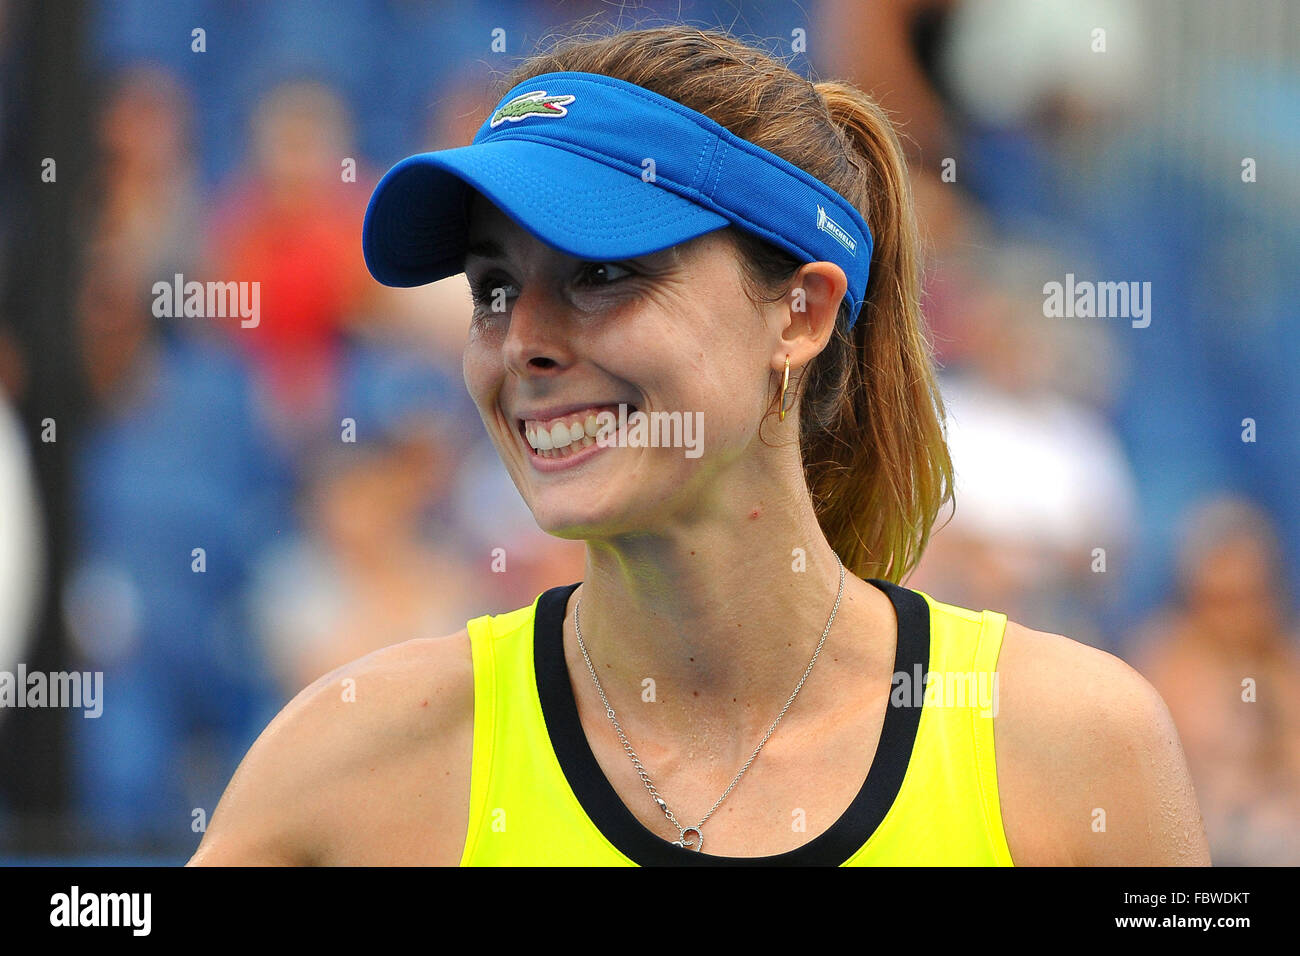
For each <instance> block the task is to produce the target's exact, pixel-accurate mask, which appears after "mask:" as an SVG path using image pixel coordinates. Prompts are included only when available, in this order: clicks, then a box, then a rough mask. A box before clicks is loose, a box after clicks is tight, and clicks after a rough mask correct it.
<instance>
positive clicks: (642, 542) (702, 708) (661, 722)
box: [564, 494, 893, 755]
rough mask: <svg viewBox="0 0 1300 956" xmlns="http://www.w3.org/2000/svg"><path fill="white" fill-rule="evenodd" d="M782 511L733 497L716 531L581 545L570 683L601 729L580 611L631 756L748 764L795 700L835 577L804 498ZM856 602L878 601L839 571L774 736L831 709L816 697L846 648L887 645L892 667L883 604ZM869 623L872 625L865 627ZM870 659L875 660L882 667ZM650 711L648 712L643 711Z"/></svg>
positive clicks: (695, 528)
mask: <svg viewBox="0 0 1300 956" xmlns="http://www.w3.org/2000/svg"><path fill="white" fill-rule="evenodd" d="M781 501H783V502H788V503H789V504H786V505H784V506H782V505H781V504H771V503H767V502H764V501H762V500H757V499H754V500H749V501H746V500H745V499H744V498H743V497H737V498H736V499H734V504H732V505H728V506H724V507H723V508H722V509H720V510H721V511H722V512H723V513H721V514H718V516H717V519H716V523H713V524H712V525H710V523H707V522H706V523H705V524H704V526H701V525H700V524H694V525H692V526H691V527H689V528H687V529H684V530H681V531H679V532H671V533H665V534H656V535H648V534H640V535H635V536H627V537H622V538H618V539H601V540H595V539H591V540H589V541H588V548H587V562H586V569H585V574H584V575H583V584H582V585H581V587H579V588H578V589H577V591H576V592H575V594H574V596H573V598H572V600H571V601H570V603H569V608H568V614H567V615H566V618H565V626H564V629H565V643H566V646H567V647H568V648H570V649H571V653H569V654H568V655H567V656H568V659H569V661H570V673H571V677H572V680H573V681H574V683H575V687H576V688H577V690H578V697H579V700H580V701H583V700H586V701H587V702H588V703H590V704H592V706H593V709H594V710H595V711H596V713H598V714H600V718H599V719H600V720H602V721H603V720H604V719H605V718H604V715H603V708H602V707H601V705H600V702H599V697H598V695H597V694H596V689H595V685H594V683H593V682H592V681H591V679H590V674H589V673H588V672H587V667H586V663H585V661H584V660H583V658H582V652H581V650H580V649H579V648H578V644H577V640H576V632H575V629H574V617H575V611H576V612H577V613H578V616H579V622H580V624H581V627H582V637H583V643H584V644H585V645H586V648H587V653H588V654H589V655H590V658H591V662H592V666H593V667H594V668H595V670H596V674H597V676H598V677H599V679H600V683H601V686H602V688H603V689H604V691H605V694H606V696H607V697H608V699H609V702H610V705H611V706H612V707H613V708H614V709H615V711H616V712H617V713H618V715H619V722H620V723H621V724H622V726H623V727H624V730H625V731H626V732H627V733H628V734H629V736H630V737H632V738H633V744H634V745H637V741H636V739H635V738H636V737H637V736H638V735H639V736H641V737H642V738H643V741H644V740H645V738H646V737H650V738H652V740H653V743H654V745H656V746H659V745H663V746H669V745H678V744H680V745H681V746H695V747H698V746H700V745H701V744H702V745H703V746H706V747H713V748H714V749H715V750H716V752H718V753H719V754H720V755H733V753H738V752H739V751H742V750H743V751H745V752H746V753H747V752H748V751H749V750H751V749H752V748H753V747H754V746H755V744H756V743H757V741H758V740H759V739H761V736H762V734H763V733H764V732H765V731H766V729H767V728H768V727H769V726H770V725H771V722H772V721H773V720H774V719H775V717H776V715H777V714H778V713H780V710H781V708H782V707H783V706H784V705H785V703H786V701H787V700H788V699H789V697H790V694H791V693H792V692H793V691H794V688H795V686H796V685H797V684H798V682H799V679H800V678H801V677H802V676H803V674H804V671H805V670H806V669H807V667H808V663H809V661H810V659H811V658H812V656H813V653H814V651H815V650H816V648H817V645H818V642H819V641H820V640H821V638H822V635H823V633H824V632H825V631H826V626H827V622H828V620H829V619H830V617H831V612H832V609H833V608H834V607H835V601H836V595H837V593H838V592H839V590H840V570H839V563H838V562H837V560H836V556H835V552H834V551H833V550H832V548H831V547H830V545H829V543H828V542H827V541H826V539H825V536H824V535H823V533H822V531H821V528H820V526H819V525H818V524H817V520H816V515H815V514H814V513H813V511H812V505H811V501H810V499H808V497H807V495H806V494H804V495H789V496H782V498H781ZM796 549H801V551H802V555H801V554H800V553H799V552H798V551H796ZM859 589H865V590H866V591H869V592H875V589H874V588H873V587H871V586H870V585H864V584H862V582H860V581H858V579H857V578H855V577H854V575H853V574H852V573H851V572H849V571H848V570H847V569H845V575H844V589H843V595H842V597H841V601H840V606H839V610H838V611H837V612H836V616H835V620H834V623H833V625H832V627H831V629H830V631H829V633H828V634H827V637H826V643H825V646H824V647H823V650H822V653H821V656H820V657H819V658H818V665H817V666H816V667H814V670H813V673H812V674H811V675H810V676H809V678H808V682H807V684H805V686H804V688H803V689H802V690H801V691H800V694H799V698H798V702H797V704H796V705H795V707H794V708H792V714H791V717H787V718H784V719H783V721H782V726H785V725H786V724H787V723H788V722H790V721H791V719H792V718H793V716H794V715H793V710H795V709H798V710H800V711H801V713H802V714H805V715H806V714H809V713H810V712H812V711H813V710H815V708H811V706H810V704H811V702H813V701H815V700H817V699H820V700H822V701H823V703H824V702H825V700H826V699H827V697H828V695H827V691H826V688H824V687H823V688H821V689H820V690H819V689H817V688H815V687H814V686H813V685H814V684H815V683H816V682H815V680H814V678H815V677H816V676H817V675H818V667H820V668H821V669H822V670H823V671H826V670H828V669H830V668H834V667H835V666H836V665H832V664H828V663H826V661H827V658H828V656H830V655H838V657H839V658H840V659H844V658H846V656H847V657H853V656H854V655H855V654H858V655H862V654H864V649H863V648H862V647H861V646H858V647H854V646H853V645H854V644H861V641H862V640H863V639H867V640H872V639H875V640H878V641H886V640H888V643H889V647H888V649H887V652H885V654H884V656H887V657H888V659H889V661H891V662H892V653H893V643H892V636H893V622H892V609H889V605H888V601H887V599H885V598H884V596H883V595H879V594H878V592H876V593H877V595H878V602H877V603H871V602H864V601H863V596H864V595H863V593H862V591H861V590H859ZM880 602H883V605H884V607H885V608H886V610H885V611H884V612H883V614H884V617H883V618H881V617H880V615H881V603H880ZM868 604H870V607H869V608H868ZM867 614H871V615H873V616H874V617H873V625H872V626H869V627H865V628H864V627H863V624H864V615H867ZM855 635H856V638H855ZM873 636H874V637H873ZM874 650H875V651H876V653H872V654H871V657H872V658H873V659H874V658H876V657H880V656H882V654H881V653H880V649H879V648H876V649H874ZM575 662H576V663H575ZM647 681H653V684H648V683H647ZM829 696H831V697H833V695H829ZM652 698H653V704H654V706H652V707H650V706H642V705H643V702H645V703H648V702H649V701H650V700H651V699H652ZM710 742H711V743H710ZM647 745H648V744H647Z"/></svg>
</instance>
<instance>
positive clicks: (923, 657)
mask: <svg viewBox="0 0 1300 956" xmlns="http://www.w3.org/2000/svg"><path fill="white" fill-rule="evenodd" d="M868 580H869V581H870V583H871V584H874V585H875V586H876V587H878V588H880V589H881V590H882V591H883V592H884V593H885V594H886V595H887V596H888V597H889V599H890V601H891V602H892V603H893V605H894V611H895V614H896V615H897V618H898V625H899V626H898V643H897V651H896V653H895V665H894V678H893V687H892V691H891V697H890V704H891V706H889V707H887V708H886V711H885V720H884V726H883V728H882V731H881V736H880V742H879V744H878V746H877V748H876V755H875V757H874V759H873V761H872V764H871V767H870V769H869V770H868V772H867V775H866V777H865V779H864V780H863V783H862V787H861V789H860V790H859V792H858V795H857V796H856V797H855V798H854V799H853V802H852V803H851V804H850V806H849V807H848V809H847V810H845V812H844V814H843V815H842V816H841V817H840V818H839V819H838V820H836V822H835V823H834V824H832V825H831V826H830V827H829V828H828V829H827V830H826V831H824V832H823V833H821V834H819V835H818V836H816V837H814V838H813V839H812V840H809V841H808V842H807V843H805V844H803V845H802V846H799V847H797V848H795V849H793V850H790V851H789V852H786V853H780V854H776V855H772V856H762V857H723V856H717V855H714V854H707V853H697V852H695V851H693V850H689V849H684V848H682V847H678V846H675V845H673V844H672V843H671V842H669V841H667V840H664V839H662V838H660V837H659V836H657V835H656V834H654V833H652V832H651V831H650V830H648V829H647V828H646V827H645V826H644V825H642V823H641V822H640V821H639V820H637V819H636V817H635V816H633V815H632V813H631V812H630V811H629V810H628V809H627V807H626V806H624V804H623V802H622V801H621V800H620V798H619V797H618V795H617V793H616V792H615V791H614V789H613V787H612V786H610V784H609V781H608V780H607V779H606V777H605V775H604V773H603V772H602V771H601V769H600V765H599V764H598V763H597V761H596V758H595V756H594V755H593V754H592V752H591V748H590V746H589V745H588V743H587V738H586V736H585V734H584V733H583V730H582V725H581V723H580V721H579V719H578V709H577V705H576V703H575V702H574V697H573V688H572V686H571V685H570V683H569V675H568V670H567V668H566V666H565V662H564V648H563V625H564V613H565V609H566V607H567V604H568V599H569V596H570V595H571V594H572V593H573V591H574V590H576V589H577V587H578V584H580V583H581V582H578V583H575V584H569V585H564V586H562V587H556V588H551V589H550V590H548V591H544V592H542V593H541V594H539V595H538V596H537V598H536V599H535V600H534V601H533V603H532V605H531V606H529V607H523V608H519V609H518V610H515V611H509V612H507V613H505V614H498V615H484V616H482V617H477V618H474V619H473V620H471V621H469V622H468V624H467V627H468V630H469V637H470V645H471V648H472V652H473V658H474V750H473V765H472V768H471V780H470V808H469V810H470V813H469V830H468V833H467V837H466V841H465V850H464V853H463V854H462V856H461V865H462V866H542V865H546V866H637V865H642V866H664V865H668V866H672V865H686V866H691V865H739V866H762V865H778V866H805V865H812V866H880V865H901V866H1011V865H1012V862H1011V853H1010V850H1009V849H1008V848H1007V841H1006V835H1005V834H1004V832H1003V829H1002V814H1001V811H1000V809H999V806H998V783H997V770H996V764H995V762H994V754H993V716H994V715H995V714H996V712H997V681H996V666H997V659H998V651H999V649H1000V648H1001V645H1002V634H1003V631H1004V628H1005V626H1006V620H1007V619H1006V615H1004V614H998V613H996V612H993V611H982V612H979V611H969V610H966V609H964V608H959V607H954V606H951V605H947V604H942V603H940V602H938V601H935V600H934V599H933V598H931V597H930V596H929V595H928V594H925V593H924V592H921V591H914V590H911V589H908V588H904V587H900V586H898V585H895V584H892V583H890V582H888V581H883V580H877V579H874V578H871V579H868ZM981 675H983V676H981Z"/></svg>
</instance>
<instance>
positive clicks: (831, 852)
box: [533, 578, 930, 866]
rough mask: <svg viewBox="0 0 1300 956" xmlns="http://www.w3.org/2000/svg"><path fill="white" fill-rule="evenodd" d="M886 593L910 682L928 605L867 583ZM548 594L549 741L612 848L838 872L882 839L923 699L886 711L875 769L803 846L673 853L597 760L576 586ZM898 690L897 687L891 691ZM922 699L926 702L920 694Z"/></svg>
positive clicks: (538, 646)
mask: <svg viewBox="0 0 1300 956" xmlns="http://www.w3.org/2000/svg"><path fill="white" fill-rule="evenodd" d="M866 580H867V581H868V582H869V583H871V584H874V585H875V586H876V587H877V588H879V589H880V590H881V591H883V592H884V593H885V595H886V596H887V597H888V598H889V600H890V602H891V603H892V604H893V605H894V613H895V615H897V617H898V641H897V645H896V649H895V651H894V673H895V674H899V673H903V674H907V675H909V678H910V676H911V675H912V674H914V673H915V669H916V667H918V666H919V667H920V669H921V671H922V672H925V671H928V670H929V667H930V606H929V605H928V604H927V603H926V601H925V598H923V597H922V596H921V595H920V594H918V593H916V592H915V591H912V590H909V589H908V588H904V587H899V586H898V585H896V584H893V583H891V582H889V581H883V580H879V579H877V578H867V579H866ZM581 583H582V582H581V581H579V582H577V583H576V584H566V585H562V586H560V587H555V588H551V589H550V590H548V591H544V592H542V594H541V596H540V597H539V598H538V602H537V617H536V619H535V621H534V629H533V664H534V668H535V672H536V679H537V691H538V696H539V698H540V701H541V707H542V716H543V718H544V720H545V723H546V730H547V735H548V736H549V738H550V741H551V746H552V748H553V749H554V750H555V756H556V758H557V759H558V760H559V763H560V768H561V769H562V770H563V771H564V776H565V777H566V778H567V780H568V781H569V786H570V787H572V788H573V792H574V794H575V795H576V796H577V798H578V802H579V803H581V804H582V808H583V810H585V811H586V813H587V816H588V817H590V818H591V821H592V823H594V824H595V826H596V828H597V829H598V830H600V832H601V833H602V834H603V835H604V837H605V839H607V840H608V841H609V842H610V843H612V844H613V845H614V846H615V847H617V848H618V849H619V850H620V851H621V852H622V853H623V854H624V855H626V856H627V857H628V858H629V859H631V860H632V861H633V862H635V863H638V864H640V865H641V866H839V865H840V864H842V863H844V862H845V861H846V860H848V859H849V858H850V857H851V856H853V854H855V853H857V852H858V851H859V850H860V849H862V847H863V845H864V844H865V843H866V842H867V840H868V839H870V837H871V835H872V834H873V833H875V832H876V828H877V827H879V826H880V822H881V821H882V820H883V819H884V818H885V814H886V813H888V812H889V808H890V807H891V806H893V804H894V801H895V800H896V799H897V797H898V791H899V788H900V787H901V786H902V785H903V776H904V774H905V773H906V772H907V765H908V763H909V761H910V760H911V757H912V749H913V747H914V745H915V743H916V732H917V727H918V726H919V725H920V722H921V710H922V707H923V706H924V700H922V701H921V702H920V703H918V704H916V705H912V704H909V705H908V706H903V707H895V706H893V705H892V700H891V703H890V704H887V705H886V707H885V719H884V724H883V726H882V727H881V731H880V742H879V744H878V745H877V746H876V753H875V756H874V757H873V758H872V761H871V767H870V769H869V770H868V771H867V776H866V778H865V779H864V780H863V782H862V788H861V789H860V790H859V791H858V794H857V796H856V797H854V798H853V802H852V803H850V804H849V806H848V809H846V810H845V811H844V813H843V814H842V815H841V816H840V817H839V818H838V819H837V820H836V821H835V822H834V823H833V824H831V826H830V827H829V828H828V829H827V830H826V831H825V832H823V833H821V834H819V835H818V836H817V837H815V838H814V839H812V840H809V841H808V842H807V843H805V844H804V845H803V846H799V847H795V848H794V849H793V850H789V851H787V852H785V853H777V854H774V855H771V856H755V857H743V856H717V855H713V854H705V853H697V852H695V851H694V850H688V849H685V848H684V847H679V846H674V845H673V844H672V843H671V842H669V841H667V840H664V839H663V838H661V837H660V836H658V835H656V834H655V833H653V832H652V831H650V830H649V829H647V828H646V827H645V825H644V824H642V823H641V821H640V820H638V819H637V818H636V817H635V816H634V815H633V814H632V812H631V811H630V810H628V808H627V807H626V806H625V805H624V803H623V801H622V800H621V799H620V798H619V796H618V793H617V792H616V791H615V790H614V788H613V786H612V785H611V784H610V782H609V780H608V779H607V778H606V777H605V774H604V771H602V770H601V768H600V764H599V763H598V762H597V760H596V756H595V754H593V753H592V750H591V745H590V744H589V743H588V742H587V736H586V734H585V733H583V730H582V722H581V721H580V720H579V719H578V705H577V701H576V699H575V698H574V695H573V686H572V684H570V683H569V671H568V667H567V665H566V664H565V661H564V614H565V610H566V608H567V607H568V601H569V597H570V596H571V595H572V594H573V592H574V591H575V590H577V588H578V585H580V584H581ZM891 690H892V685H891ZM922 696H923V695H922Z"/></svg>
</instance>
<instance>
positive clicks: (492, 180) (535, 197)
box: [362, 73, 872, 328]
mask: <svg viewBox="0 0 1300 956" xmlns="http://www.w3.org/2000/svg"><path fill="white" fill-rule="evenodd" d="M471 189H474V190H478V192H480V193H482V194H483V196H484V197H485V198H486V199H488V200H489V201H490V202H492V203H493V204H494V205H496V206H497V207H498V208H500V209H501V211H502V212H504V213H505V214H506V215H508V216H510V218H512V219H513V220H514V221H515V222H517V223H519V225H520V226H522V227H523V228H524V229H526V230H528V232H529V233H531V234H532V235H534V236H536V237H537V238H538V239H539V240H541V241H542V242H544V243H546V244H547V245H550V246H552V247H554V248H556V249H558V250H559V251H561V252H563V253H565V254H567V255H571V256H574V257H576V258H579V259H586V260H596V261H612V260H618V259H631V258H635V257H637V256H644V255H648V254H650V253H652V252H658V251H659V250H661V249H666V248H668V247H670V246H674V245H677V244H678V243H681V242H685V241H687V240H689V239H694V238H695V237H697V236H701V235H704V234H705V233H707V232H713V231H714V230H716V229H721V228H723V227H725V226H727V225H733V224H734V225H735V226H737V227H738V228H740V229H743V230H745V231H746V232H750V233H752V234H754V235H756V236H759V237H760V238H762V239H766V240H767V241H768V242H770V243H772V244H773V245H775V246H777V247H778V248H781V249H784V250H785V251H787V252H789V253H790V254H791V255H793V256H794V257H795V258H796V259H798V260H799V261H800V262H821V261H827V262H834V263H836V264H837V265H838V266H840V268H842V269H843V270H844V274H845V275H846V276H847V277H848V291H847V293H846V298H847V299H848V300H849V302H850V305H851V310H850V323H849V327H850V328H852V327H853V323H854V322H856V321H857V317H858V313H859V311H860V310H861V307H862V302H863V300H864V299H865V297H866V288H867V276H868V273H869V271H870V266H871V250H872V239H871V231H870V229H868V227H867V223H866V221H865V220H864V219H863V218H862V215H861V214H860V213H859V212H858V210H857V209H855V208H854V206H853V205H852V203H850V202H849V201H848V200H846V199H845V198H844V197H843V196H841V195H840V194H839V193H837V192H836V191H835V190H833V189H831V188H830V187H829V186H827V185H826V184H825V183H823V182H821V181H820V180H818V179H816V178H815V177H813V176H810V175H809V174H808V173H806V172H804V171H803V170H802V169H799V168H798V167H797V166H794V165H793V164H791V163H789V162H787V161H786V160H784V159H782V158H781V157H779V156H777V155H776V154H774V153H771V152H769V151H767V150H765V149H762V148H760V147H758V146H755V145H754V144H753V143H750V142H748V141H747V140H744V139H741V138H740V137H738V136H736V135H735V134H733V133H732V132H730V131H729V130H727V129H726V128H725V127H723V126H721V125H719V124H718V123H715V122H714V121H713V120H711V119H709V118H708V117H707V116H705V115H704V114H702V113H698V112H696V111H695V110H692V109H689V108H687V107H685V106H682V105H681V104H680V103H677V102H675V101H674V100H670V99H668V98H667V97H664V96H660V95H659V94H658V93H654V92H652V91H650V90H647V89H645V88H644V87H640V86H637V85H635V84H633V83H627V82H624V81H623V80H618V79H614V78H613V77H608V76H601V75H598V74H595V73H545V74H542V75H540V76H535V77H532V78H531V79H529V80H526V81H525V82H523V83H521V84H519V85H518V86H516V87H515V88H514V89H512V90H511V91H510V92H508V93H506V95H505V96H504V97H502V98H501V101H500V102H499V103H498V104H497V106H496V108H495V109H494V110H493V111H492V113H491V115H490V116H489V117H488V119H487V120H486V121H485V122H484V123H483V125H482V126H481V127H480V128H479V131H478V132H477V133H476V134H475V136H474V140H473V143H472V144H471V145H469V146H461V147H457V148H455V149H443V150H438V151H436V152H432V153H419V154H417V155H415V156H409V157H407V158H406V159H404V160H402V161H401V162H400V163H398V164H397V165H396V166H394V167H393V168H392V169H390V170H389V171H388V172H387V173H386V174H385V175H384V178H383V179H381V180H380V181H379V185H378V186H376V187H375V192H374V195H372V196H371V197H370V205H369V207H368V208H367V209H366V218H365V224H364V226H363V227H362V246H363V249H364V251H365V258H366V266H367V268H369V269H370V273H371V275H373V276H374V277H375V278H376V279H377V280H379V281H380V282H382V283H383V284H384V285H390V286H415V285H423V284H424V283H426V282H434V281H436V280H438V279H444V278H446V277H447V276H453V275H456V274H458V273H460V272H463V271H464V267H465V246H466V235H467V232H468V221H467V216H466V211H467V208H468V200H469V198H470V197H471V196H472V195H473V194H472V192H471Z"/></svg>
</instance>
